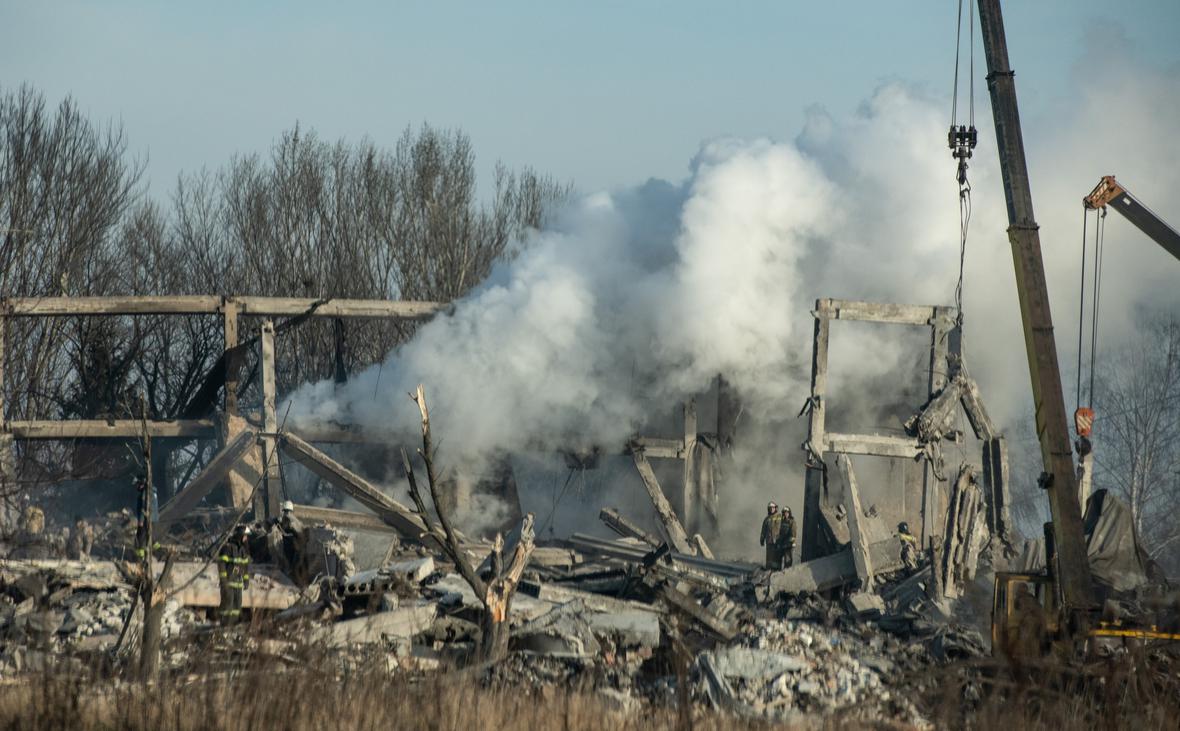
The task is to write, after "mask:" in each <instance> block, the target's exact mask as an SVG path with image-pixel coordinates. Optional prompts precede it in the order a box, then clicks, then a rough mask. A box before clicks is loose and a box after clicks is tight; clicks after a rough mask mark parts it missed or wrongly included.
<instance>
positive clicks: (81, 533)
mask: <svg viewBox="0 0 1180 731" xmlns="http://www.w3.org/2000/svg"><path fill="white" fill-rule="evenodd" d="M93 549H94V529H93V528H91V527H90V524H89V523H87V522H86V521H85V520H83V519H82V516H81V515H77V516H74V525H73V527H72V528H70V537H69V539H68V540H67V541H66V557H67V558H70V559H72V560H74V561H89V560H90V551H91V550H93Z"/></svg>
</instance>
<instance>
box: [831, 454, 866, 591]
mask: <svg viewBox="0 0 1180 731" xmlns="http://www.w3.org/2000/svg"><path fill="white" fill-rule="evenodd" d="M837 463H838V464H839V465H840V469H841V470H842V471H843V472H844V510H845V514H846V515H847V520H848V543H849V547H850V548H851V549H852V563H853V566H854V567H855V568H856V576H857V578H859V579H860V582H861V588H862V589H863V590H865V591H867V590H869V589H871V588H872V586H873V560H872V558H871V557H870V555H869V541H868V538H867V537H866V536H865V533H864V530H863V527H862V526H861V521H862V520H864V513H862V512H861V506H860V489H859V488H858V487H857V484H856V474H855V473H854V472H853V470H852V460H851V459H849V458H848V455H846V454H841V455H840V456H839V457H838V458H837Z"/></svg>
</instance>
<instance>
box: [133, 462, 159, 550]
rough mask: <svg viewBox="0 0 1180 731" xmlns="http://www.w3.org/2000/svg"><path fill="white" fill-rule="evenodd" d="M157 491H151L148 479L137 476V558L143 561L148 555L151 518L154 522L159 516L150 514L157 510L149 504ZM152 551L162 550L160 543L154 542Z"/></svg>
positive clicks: (152, 504) (153, 505)
mask: <svg viewBox="0 0 1180 731" xmlns="http://www.w3.org/2000/svg"><path fill="white" fill-rule="evenodd" d="M154 492H155V491H154V490H152V489H150V488H149V487H148V484H147V477H145V476H144V475H142V474H140V475H136V477H135V557H136V558H139V559H142V558H143V557H144V556H145V555H146V554H147V540H148V522H149V518H150V519H151V520H152V522H154V520H155V518H156V517H157V516H155V515H151V516H149V515H148V513H149V512H152V511H154V510H155V507H156V506H155V504H154V503H151V502H149V501H150V500H152V498H153V497H154V495H153V493H154ZM152 550H153V551H158V550H160V543H159V541H155V540H153V541H152Z"/></svg>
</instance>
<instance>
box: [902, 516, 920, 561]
mask: <svg viewBox="0 0 1180 731" xmlns="http://www.w3.org/2000/svg"><path fill="white" fill-rule="evenodd" d="M897 537H898V538H900V539H901V562H902V563H903V564H905V567H906V570H907V571H916V570H917V568H918V539H917V538H915V537H914V535H913V534H912V533H910V524H909V523H906V522H905V521H904V520H903V521H902V522H900V523H898V524H897Z"/></svg>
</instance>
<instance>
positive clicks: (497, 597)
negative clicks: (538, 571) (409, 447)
mask: <svg viewBox="0 0 1180 731" xmlns="http://www.w3.org/2000/svg"><path fill="white" fill-rule="evenodd" d="M410 397H411V398H412V399H413V400H414V401H415V402H416V403H417V404H418V410H419V412H420V413H421V415H422V449H420V450H419V451H418V454H419V456H421V457H422V463H423V464H424V465H425V467H426V480H427V483H428V485H429V487H430V499H431V500H432V501H433V502H434V512H435V514H436V515H437V516H438V522H439V525H440V526H442V533H443V535H444V536H445V541H443V542H442V543H441V547H442V550H443V552H444V553H446V554H447V556H448V557H449V558H450V559H451V561H452V562H453V563H454V564H455V568H456V570H458V572H459V575H460V576H462V577H463V580H464V581H466V582H467V585H468V586H470V587H471V590H472V591H473V592H475V596H476V597H478V598H479V601H480V602H481V603H482V604H483V614H482V615H481V617H480V630H481V634H480V642H479V648H478V651H477V653H476V659H477V661H479V662H482V663H491V662H498V661H499V660H501V659H502V658H504V657H505V656H507V654H508V637H509V622H508V615H509V611H510V610H511V608H512V596H513V594H515V593H516V589H517V587H518V586H519V585H520V579H521V577H522V576H523V575H524V570H525V568H526V567H527V566H528V563H529V559H530V558H531V557H532V555H533V549H534V547H535V546H534V543H533V538H534V535H533V514H532V513H528V514H526V515H525V516H524V519H523V520H522V521H521V524H520V530H519V531H518V533H517V536H516V541H515V545H514V546H513V548H512V551H511V555H510V557H509V559H508V561H507V563H505V560H504V539H503V536H502V535H500V534H497V535H496V542H495V543H494V544H493V546H492V552H491V555H490V556H489V557H488V561H489V563H490V569H491V571H490V574H491V575H490V577H489V578H488V580H487V581H486V582H485V581H484V580H483V579H482V578H481V577H480V575H479V574H478V573H476V571H475V569H474V567H473V566H472V565H471V560H470V559H469V558H468V557H467V554H466V553H465V552H464V551H463V549H462V547H461V546H460V545H459V535H458V533H457V531H456V530H455V529H454V527H453V526H452V525H451V519H450V516H449V515H448V514H447V510H446V508H444V507H443V506H442V505H440V504H439V485H438V482H439V481H438V474H437V472H436V471H435V466H434V446H433V440H432V438H431V434H430V409H429V408H427V405H426V392H425V390H424V389H423V388H422V386H421V384H419V386H418V391H417V393H415V394H411V396H410ZM406 479H407V480H408V481H409V483H410V493H411V495H413V498H414V504H415V505H417V506H418V508H419V510H420V511H421V515H420V520H422V521H423V522H425V521H429V520H430V517H429V514H428V513H426V511H425V509H424V501H423V500H422V495H421V492H420V491H419V490H418V483H417V480H416V478H415V477H414V471H413V469H410V470H407V472H406ZM415 517H419V516H415ZM428 528H429V526H428ZM431 530H432V532H433V529H431Z"/></svg>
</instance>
